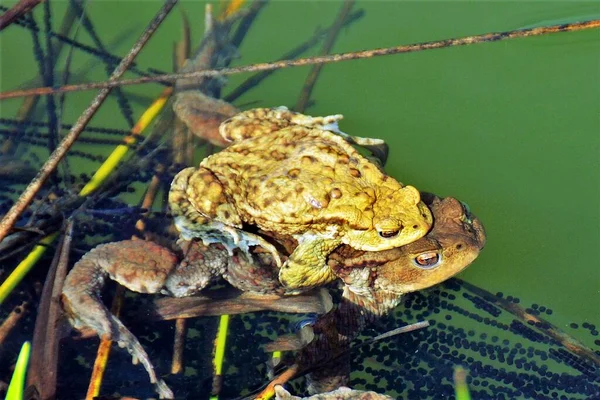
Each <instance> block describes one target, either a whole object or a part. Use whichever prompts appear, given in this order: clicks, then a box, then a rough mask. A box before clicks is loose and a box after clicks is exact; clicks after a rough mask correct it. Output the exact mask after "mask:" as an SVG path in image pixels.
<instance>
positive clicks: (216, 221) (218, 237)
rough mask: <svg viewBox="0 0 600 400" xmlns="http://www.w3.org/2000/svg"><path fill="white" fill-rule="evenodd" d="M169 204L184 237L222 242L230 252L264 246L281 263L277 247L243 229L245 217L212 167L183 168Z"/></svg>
mask: <svg viewBox="0 0 600 400" xmlns="http://www.w3.org/2000/svg"><path fill="white" fill-rule="evenodd" d="M169 206H170V207H171V213H172V214H173V217H174V220H175V226H177V229H179V231H180V232H181V236H182V237H183V238H184V239H186V240H191V239H194V238H198V239H200V240H202V241H203V242H204V244H206V245H208V244H210V243H220V244H222V245H223V246H225V247H226V248H227V249H228V251H229V255H233V250H234V249H236V248H239V249H241V250H242V251H244V252H245V253H246V254H247V255H250V252H249V251H250V250H249V248H250V246H261V247H263V248H264V249H266V250H268V251H269V252H270V253H271V255H272V256H273V258H274V260H275V262H276V263H277V265H278V266H280V265H281V258H280V257H279V252H278V251H277V249H276V248H275V246H273V245H272V244H270V243H269V242H268V241H266V240H265V239H264V238H262V237H261V236H259V235H256V234H253V233H250V232H246V231H244V230H243V229H242V219H241V218H240V215H239V214H238V211H237V209H236V207H235V205H234V204H233V201H232V200H231V198H230V196H229V195H228V193H227V189H226V187H225V186H224V185H223V184H222V183H221V181H219V178H218V177H217V176H216V175H215V174H214V173H213V172H212V171H211V170H210V169H208V168H204V167H199V168H193V167H191V168H186V169H184V170H182V171H180V172H179V173H178V174H177V175H176V176H175V178H174V179H173V182H172V183H171V189H170V191H169Z"/></svg>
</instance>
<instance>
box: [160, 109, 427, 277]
mask: <svg viewBox="0 0 600 400" xmlns="http://www.w3.org/2000/svg"><path fill="white" fill-rule="evenodd" d="M341 118H342V116H341V115H332V116H327V117H310V116H307V115H302V114H299V113H295V112H291V111H289V110H288V109H287V108H285V107H279V108H273V109H268V108H259V109H254V110H249V111H245V112H242V113H240V114H238V115H236V116H234V117H232V118H230V119H229V120H227V121H225V122H223V123H222V124H221V126H220V128H219V129H220V134H221V135H222V136H223V138H224V139H225V140H227V141H229V142H233V143H232V144H231V145H230V146H229V147H227V148H226V149H224V150H223V151H221V152H219V153H216V154H213V155H211V156H210V157H207V158H205V159H204V160H203V161H202V162H201V163H200V167H199V168H186V169H184V170H182V171H181V172H179V173H178V174H177V175H176V176H175V179H174V180H173V183H172V184H171V190H170V193H169V205H170V207H171V211H172V213H173V216H174V218H175V224H176V226H177V228H178V229H179V230H180V231H181V234H182V237H183V238H184V239H192V238H194V237H196V238H201V239H202V240H204V242H205V243H215V242H218V243H222V244H223V245H225V246H226V247H227V248H228V249H230V250H233V249H234V248H240V249H242V250H244V251H246V252H247V251H248V247H249V246H256V245H259V246H262V247H263V248H265V249H267V250H268V251H270V252H271V253H272V254H273V257H274V258H275V260H276V261H277V263H278V265H281V266H282V268H281V270H280V275H279V279H280V281H281V283H282V284H283V285H284V286H286V287H287V288H289V289H303V288H308V287H312V286H317V285H322V284H324V283H326V282H328V281H332V280H334V279H335V276H334V275H333V273H332V272H331V270H330V268H329V267H328V266H327V265H326V258H327V256H328V255H329V253H331V252H332V251H333V250H334V249H335V248H336V247H337V246H339V245H340V244H347V245H349V246H351V247H353V248H355V249H357V250H365V251H379V250H386V249H391V248H394V247H399V246H402V245H405V244H407V243H411V242H413V241H415V240H417V239H419V238H421V237H422V236H424V235H425V234H426V233H427V232H428V231H429V229H430V227H431V224H432V217H431V213H430V211H429V209H428V208H427V207H426V206H425V205H424V204H423V203H422V202H421V198H420V195H419V192H418V190H417V189H415V188H414V187H412V186H403V185H402V184H400V183H399V182H398V181H396V180H395V179H393V178H391V177H389V176H387V175H385V174H384V173H383V172H382V171H381V170H380V169H379V167H378V166H377V165H376V164H374V163H372V162H370V161H369V160H368V159H366V158H365V157H363V156H362V155H361V154H360V153H359V152H358V151H357V150H356V149H355V148H354V147H352V145H351V144H350V142H352V143H359V144H362V143H367V144H372V143H375V142H377V140H374V139H364V138H357V137H352V136H349V135H347V134H345V133H343V132H341V131H339V129H338V127H337V121H338V120H340V119H341ZM256 229H262V230H265V231H272V232H277V233H280V234H283V235H292V236H293V237H294V238H295V239H296V240H297V241H298V247H297V248H296V249H295V250H294V252H293V253H292V254H291V255H290V257H289V258H288V259H287V260H286V261H285V263H283V265H282V263H281V259H280V256H279V253H278V252H277V250H276V248H275V247H274V246H273V245H272V244H270V243H269V242H267V241H266V240H265V239H264V238H262V237H260V236H258V235H256V234H255V233H253V232H252V230H255V231H256Z"/></svg>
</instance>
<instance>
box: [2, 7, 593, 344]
mask: <svg viewBox="0 0 600 400" xmlns="http://www.w3.org/2000/svg"><path fill="white" fill-rule="evenodd" d="M10 4H11V2H6V5H7V6H8V5H10ZM67 4H68V3H67V2H52V14H53V17H54V18H53V23H54V26H55V27H57V26H58V24H59V21H60V19H61V16H62V15H63V13H64V10H65V7H66V6H67ZM160 4H161V3H160V2H157V1H128V2H117V1H101V2H89V4H88V5H87V8H86V11H87V12H88V15H89V16H90V18H91V19H92V20H93V23H94V26H95V29H96V33H97V34H98V36H99V37H100V38H102V40H103V41H104V43H105V44H106V45H107V47H108V48H109V49H110V52H111V53H114V54H120V55H123V54H125V53H126V51H127V49H128V48H129V47H130V46H131V43H133V41H134V40H135V39H136V38H137V36H138V35H139V32H141V30H142V29H143V27H144V26H145V25H146V24H147V21H149V20H150V19H151V17H152V16H153V15H154V13H155V12H156V10H157V9H158V7H159V6H160ZM339 6H340V3H339V2H333V1H331V2H299V1H297V2H272V3H271V4H269V5H268V6H266V7H265V8H264V10H263V11H262V12H261V13H260V15H259V17H258V19H257V21H256V23H255V25H254V26H252V28H251V30H250V31H249V33H248V36H247V38H246V39H245V41H244V42H243V45H242V46H241V49H240V51H239V53H240V58H239V59H237V60H236V61H235V62H234V64H233V65H247V64H251V63H255V62H264V61H271V60H275V59H278V58H280V57H281V56H282V55H283V54H285V53H286V52H287V51H289V50H290V49H291V48H292V47H295V46H296V45H298V44H300V43H301V42H303V41H304V40H306V39H308V38H309V37H310V36H311V35H312V34H313V32H314V31H315V29H316V27H319V26H320V27H326V26H328V25H330V24H331V23H332V21H333V20H334V19H335V16H336V14H337V11H338V9H339ZM203 7H204V4H203V3H201V2H196V1H182V2H181V9H183V10H185V11H186V13H187V16H188V18H189V20H190V23H191V27H192V32H193V36H192V41H193V43H194V44H198V42H199V38H200V35H201V32H202V31H203V24H204V23H203ZM359 8H360V9H363V10H364V17H363V18H361V19H360V20H358V21H357V22H355V23H353V24H352V25H350V26H349V27H346V28H345V29H343V30H342V32H341V33H340V35H339V37H338V39H337V41H336V44H335V46H334V48H333V52H334V53H339V52H348V51H356V50H362V49H371V48H378V47H387V46H395V45H400V44H410V43H418V42H425V41H432V40H440V39H448V38H457V37H462V36H468V35H476V34H481V33H487V32H498V31H508V30H513V29H518V28H524V27H530V26H538V25H550V24H554V23H563V22H574V21H579V20H588V19H594V18H598V16H599V15H600V5H599V4H598V3H595V2H537V1H535V2H478V3H472V2H431V1H427V2H410V1H409V2H400V1H398V2H383V1H360V2H357V4H356V5H355V9H359ZM36 12H38V13H39V16H41V15H42V14H41V11H40V10H38V11H36ZM178 14H179V13H178V12H174V13H173V14H172V15H171V16H170V17H169V18H168V20H167V21H166V22H165V24H164V26H162V27H161V28H160V30H159V31H158V33H157V34H156V36H155V37H154V38H153V39H152V40H151V42H150V43H149V44H148V46H147V47H146V48H145V49H144V50H143V52H142V53H141V54H140V56H139V57H138V58H137V61H136V62H137V64H138V65H139V66H140V67H143V68H154V69H156V70H159V71H171V70H172V61H171V54H172V46H173V43H174V42H175V41H176V40H178V39H179V37H180V29H181V28H180V25H181V20H180V17H179V15H178ZM39 16H38V23H39V24H42V19H41V17H39ZM0 40H1V47H0V51H1V54H2V55H1V57H0V73H1V75H0V85H1V90H3V91H5V90H9V89H13V88H16V87H19V86H20V85H24V84H26V83H27V82H29V83H27V85H28V86H34V85H37V84H38V83H39V82H37V83H32V82H34V81H31V80H30V79H33V78H34V77H36V76H37V75H38V72H39V71H38V67H37V64H36V62H35V58H34V55H33V52H32V51H31V48H32V41H31V35H29V34H28V32H27V31H26V30H25V29H23V28H21V27H16V26H13V27H11V28H9V29H7V30H6V31H5V32H2V34H1V35H0ZM78 40H79V41H81V42H84V43H89V44H93V41H92V39H91V38H90V36H89V35H88V34H87V33H85V32H81V33H80V34H79V36H78ZM317 53H318V47H317V48H315V49H313V50H312V51H309V52H307V53H306V54H305V55H306V56H308V55H313V54H317ZM65 54H66V52H65ZM599 54H600V30H597V29H596V30H589V31H585V32H574V33H561V34H553V35H547V36H544V37H534V38H525V39H515V40H509V41H503V42H497V43H485V44H477V45H472V46H466V47H457V48H448V49H442V50H433V51H426V52H418V53H413V54H404V55H393V56H386V57H379V58H375V59H368V60H360V61H349V62H343V63H338V64H330V65H327V66H325V68H323V70H322V73H321V76H320V78H319V80H318V83H317V85H316V87H315V90H314V92H313V96H312V99H313V100H314V105H313V106H311V107H310V108H309V109H308V110H307V112H308V113H310V114H311V115H328V114H336V113H341V114H344V116H345V119H344V120H343V121H342V123H341V129H342V130H343V131H345V132H348V133H351V134H353V135H359V136H372V137H379V138H382V139H385V140H386V142H388V143H389V144H390V156H389V160H388V164H387V166H386V170H387V172H388V173H389V174H390V175H392V176H394V177H395V178H397V179H398V180H400V181H402V182H404V183H407V184H411V185H414V186H416V187H417V188H419V189H421V190H425V191H431V192H434V193H436V194H438V195H441V196H453V197H456V198H458V199H461V200H462V201H464V202H466V203H468V205H469V206H470V208H471V210H472V211H473V212H474V213H475V214H476V215H477V216H478V217H479V218H480V219H481V220H482V221H483V223H484V225H485V227H486V231H487V234H488V242H487V246H486V248H485V250H484V251H483V253H482V254H481V256H480V257H479V258H478V259H477V260H476V262H475V263H474V264H473V265H472V266H471V267H469V268H468V269H467V270H466V271H465V272H464V273H462V274H461V276H460V278H462V279H464V280H466V281H467V282H470V283H474V284H476V285H478V286H480V287H483V288H485V289H487V290H489V291H491V292H493V293H496V292H504V293H510V294H511V295H513V296H516V297H518V298H519V299H520V300H521V303H522V304H524V305H530V304H533V303H537V304H543V305H545V306H546V307H549V308H551V309H552V310H553V314H552V315H551V317H548V319H549V320H550V321H551V322H552V323H554V324H555V325H557V326H558V327H560V328H562V329H564V330H565V331H566V332H567V333H570V334H573V335H574V336H575V337H578V335H580V334H581V332H580V331H577V330H574V329H572V328H571V327H570V326H569V324H570V323H573V322H574V323H577V324H579V325H581V324H582V323H584V322H587V323H593V324H596V325H600V207H599V204H600V118H599V115H600V114H599V111H600V57H598V55H599ZM65 57H66V56H65V55H64V54H63V55H62V58H61V59H60V60H59V62H58V65H64V62H65ZM61 63H62V64H61ZM59 70H62V68H59ZM71 70H72V78H71V81H74V82H79V81H87V80H104V79H106V73H105V71H104V68H103V66H102V65H99V63H94V62H91V61H90V57H89V56H88V55H86V54H82V53H78V52H75V53H74V54H73V60H72V66H71ZM308 71H309V67H302V68H293V69H286V70H282V71H278V72H277V73H275V74H273V75H272V76H271V77H269V78H268V79H267V80H265V81H264V82H263V83H261V85H260V86H259V87H257V88H255V89H253V90H251V91H248V92H247V93H246V94H244V95H243V96H242V97H240V98H239V99H237V100H236V105H238V106H239V107H241V108H249V107H252V106H278V105H287V106H290V107H292V106H293V105H294V104H295V103H296V99H297V97H298V95H299V93H300V90H301V88H302V85H303V82H304V79H305V77H306V74H307V73H308ZM246 77H247V75H239V76H237V75H236V76H232V77H230V78H229V84H228V86H227V88H226V90H225V93H227V91H228V90H230V88H234V87H235V86H236V85H237V84H238V83H240V82H242V81H243V80H244V79H245V78H246ZM160 90H161V88H160V87H159V86H158V85H155V84H151V85H145V86H135V87H129V88H126V89H124V91H125V92H126V93H127V94H128V96H131V98H134V99H135V100H134V103H133V104H134V114H135V115H136V116H137V115H138V114H139V112H140V111H141V110H142V109H143V108H142V107H143V106H144V105H147V104H148V103H149V101H150V100H151V99H152V98H154V97H155V96H156V95H157V94H158V93H159V92H160ZM93 95H94V92H83V93H75V94H69V95H68V96H67V97H66V99H67V100H66V107H65V109H64V112H63V119H64V120H65V121H73V120H75V118H76V117H77V115H79V113H80V112H81V111H82V110H83V109H84V107H85V106H86V105H87V104H88V103H89V100H90V99H91V98H92V97H93ZM19 105H20V101H18V100H11V101H3V102H2V103H1V104H0V106H1V107H2V108H1V117H3V118H8V117H10V118H13V117H14V115H15V113H16V110H17V108H18V106H19ZM39 113H40V119H43V116H42V114H43V109H40V111H39ZM91 124H92V125H96V126H106V127H114V128H121V129H125V128H126V126H127V125H126V122H125V119H124V118H123V117H122V116H121V115H120V113H119V111H118V105H117V101H116V100H115V99H114V97H113V98H111V99H110V100H109V101H108V102H107V103H106V104H105V106H103V107H102V109H101V110H100V112H99V113H98V114H97V115H96V116H95V117H94V119H93V121H92V123H91ZM107 148H108V147H107ZM40 156H43V155H41V154H40ZM94 165H95V164H94ZM92 167H93V166H92V165H91V164H90V165H83V164H82V165H81V166H80V168H81V169H82V171H85V170H87V169H90V172H91V169H92ZM78 168H79V166H78ZM579 338H580V339H581V340H582V341H584V342H585V343H586V344H587V345H589V346H593V345H594V344H593V340H594V338H591V337H590V336H589V335H588V336H580V337H579ZM596 339H597V338H596Z"/></svg>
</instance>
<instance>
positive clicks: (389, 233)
mask: <svg viewBox="0 0 600 400" xmlns="http://www.w3.org/2000/svg"><path fill="white" fill-rule="evenodd" d="M398 233H400V231H379V236H381V237H382V238H385V239H390V238H393V237H396V236H398Z"/></svg>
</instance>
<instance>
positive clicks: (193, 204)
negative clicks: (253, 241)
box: [169, 167, 242, 240]
mask: <svg viewBox="0 0 600 400" xmlns="http://www.w3.org/2000/svg"><path fill="white" fill-rule="evenodd" d="M169 206H170V207H171V213H172V215H173V217H174V219H175V225H176V226H177V229H179V231H180V232H181V236H182V237H183V238H184V239H186V240H191V239H193V238H197V237H199V238H203V239H205V238H206V235H207V232H210V231H211V230H214V229H220V228H222V226H228V227H235V228H241V227H242V220H241V219H240V216H239V215H238V213H237V210H236V209H235V207H234V206H233V204H232V203H231V202H230V201H229V198H228V196H227V193H226V192H225V188H224V187H223V185H222V184H221V182H220V181H219V179H218V178H217V176H216V175H215V174H213V173H212V171H210V170H209V169H206V168H204V167H200V168H193V167H192V168H186V169H184V170H182V171H180V172H179V173H178V174H177V175H175V178H174V179H173V182H172V183H171V189H170V191H169Z"/></svg>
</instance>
